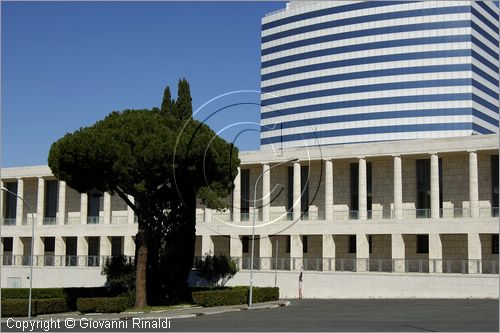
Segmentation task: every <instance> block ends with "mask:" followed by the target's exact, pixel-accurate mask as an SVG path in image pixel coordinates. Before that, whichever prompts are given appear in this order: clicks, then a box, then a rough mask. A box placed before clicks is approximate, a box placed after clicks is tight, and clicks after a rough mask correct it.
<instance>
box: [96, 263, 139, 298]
mask: <svg viewBox="0 0 500 333" xmlns="http://www.w3.org/2000/svg"><path fill="white" fill-rule="evenodd" d="M101 274H102V275H106V285H107V286H108V287H109V288H111V289H112V290H114V291H116V292H119V293H128V292H129V291H131V290H134V289H135V266H134V263H133V262H132V261H131V260H130V259H129V261H128V262H127V259H126V258H125V256H116V257H112V258H111V259H107V260H106V263H105V264H104V267H103V268H102V272H101Z"/></svg>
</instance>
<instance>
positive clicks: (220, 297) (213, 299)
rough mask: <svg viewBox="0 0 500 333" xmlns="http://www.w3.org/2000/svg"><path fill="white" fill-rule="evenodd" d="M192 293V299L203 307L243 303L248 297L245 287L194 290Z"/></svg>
mask: <svg viewBox="0 0 500 333" xmlns="http://www.w3.org/2000/svg"><path fill="white" fill-rule="evenodd" d="M192 295H193V301H194V302H195V303H196V304H198V305H201V306H204V307H210V306H221V305H236V304H245V303H246V301H247V297H248V296H247V291H246V289H227V290H207V291H195V292H193V294H192Z"/></svg>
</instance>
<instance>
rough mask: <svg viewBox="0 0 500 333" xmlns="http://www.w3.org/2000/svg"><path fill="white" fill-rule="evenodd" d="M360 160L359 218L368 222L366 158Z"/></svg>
mask: <svg viewBox="0 0 500 333" xmlns="http://www.w3.org/2000/svg"><path fill="white" fill-rule="evenodd" d="M358 159H359V177H358V218H359V219H360V220H366V217H367V214H368V212H367V210H366V206H367V202H366V160H365V158H364V157H358Z"/></svg>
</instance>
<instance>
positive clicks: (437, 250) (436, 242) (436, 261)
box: [429, 234, 443, 273]
mask: <svg viewBox="0 0 500 333" xmlns="http://www.w3.org/2000/svg"><path fill="white" fill-rule="evenodd" d="M442 272H443V246H442V244H441V237H440V236H439V234H429V273H442Z"/></svg>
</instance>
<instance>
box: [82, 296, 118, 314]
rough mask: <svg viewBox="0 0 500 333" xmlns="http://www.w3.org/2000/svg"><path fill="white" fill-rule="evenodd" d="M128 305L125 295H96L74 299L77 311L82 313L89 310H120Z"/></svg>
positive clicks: (106, 311)
mask: <svg viewBox="0 0 500 333" xmlns="http://www.w3.org/2000/svg"><path fill="white" fill-rule="evenodd" d="M127 305H128V298H127V297H96V298H79V299H78V300H77V301H76V307H77V309H78V311H80V312H82V313H89V312H104V313H110V312H122V311H125V309H126V308H127Z"/></svg>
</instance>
